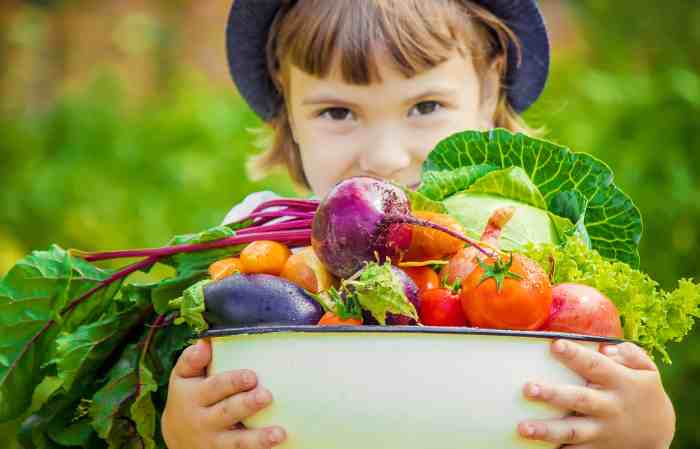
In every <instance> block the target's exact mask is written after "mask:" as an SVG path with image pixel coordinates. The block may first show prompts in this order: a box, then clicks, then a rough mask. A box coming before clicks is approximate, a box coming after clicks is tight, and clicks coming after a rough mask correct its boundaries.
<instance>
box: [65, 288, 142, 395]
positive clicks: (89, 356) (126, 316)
mask: <svg viewBox="0 0 700 449" xmlns="http://www.w3.org/2000/svg"><path fill="white" fill-rule="evenodd" d="M115 304H117V305H115V307H113V308H110V309H109V310H108V311H107V312H106V313H105V315H104V316H103V317H102V318H101V319H100V320H99V321H96V322H94V323H91V324H86V325H83V326H81V327H79V328H78V329H76V330H75V331H73V332H70V333H67V332H64V333H62V334H61V335H60V336H59V337H58V338H57V339H56V343H55V344H56V351H55V355H54V360H52V363H55V364H56V368H57V373H58V377H59V378H60V379H61V380H62V381H63V388H65V389H70V388H71V387H72V385H73V382H74V381H75V380H76V379H85V378H90V377H92V376H93V375H94V373H95V372H96V371H97V370H98V369H99V368H100V366H101V365H102V363H103V362H104V361H105V359H107V358H108V357H109V356H110V355H111V354H112V353H113V352H114V351H115V349H116V348H118V347H119V346H120V345H121V344H122V343H123V340H124V338H125V337H126V336H128V335H129V333H130V331H132V327H134V326H138V325H142V323H143V321H144V320H145V319H146V317H148V316H149V315H150V311H151V308H150V304H149V303H148V302H146V301H145V300H142V301H139V302H136V303H132V304H120V303H115Z"/></svg>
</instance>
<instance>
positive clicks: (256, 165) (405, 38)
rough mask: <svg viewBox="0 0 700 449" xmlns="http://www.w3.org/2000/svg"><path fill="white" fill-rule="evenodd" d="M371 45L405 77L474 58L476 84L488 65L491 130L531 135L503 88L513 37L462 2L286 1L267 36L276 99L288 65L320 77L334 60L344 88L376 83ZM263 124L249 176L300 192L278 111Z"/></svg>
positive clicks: (300, 176)
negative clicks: (493, 90)
mask: <svg viewBox="0 0 700 449" xmlns="http://www.w3.org/2000/svg"><path fill="white" fill-rule="evenodd" d="M377 42H382V43H383V47H382V48H383V49H385V50H386V51H387V52H388V54H389V55H390V57H391V58H392V59H393V62H394V63H395V66H396V68H397V69H398V70H400V71H401V72H402V73H403V74H404V75H405V76H406V77H412V76H414V75H416V74H418V73H420V72H421V71H424V70H427V69H430V68H432V67H435V66H436V65H438V64H440V63H441V62H444V61H445V60H446V59H448V58H449V56H450V55H451V54H452V53H453V52H454V51H455V50H457V51H459V52H460V53H461V54H463V55H466V54H470V55H471V56H472V57H473V58H474V66H475V68H476V71H477V74H478V75H479V76H480V77H482V78H483V76H484V75H485V73H486V71H487V70H488V69H489V68H490V67H492V65H493V64H494V63H495V64H496V67H497V69H498V71H499V76H500V80H501V86H500V89H499V90H500V94H499V98H498V103H497V107H496V111H495V113H494V117H493V121H494V125H495V126H497V127H502V128H506V129H509V130H511V131H519V132H523V133H526V134H533V133H534V131H532V130H531V129H529V128H528V127H527V125H526V124H525V123H524V121H523V120H522V119H521V118H520V117H519V115H518V114H517V113H516V112H515V111H514V110H513V109H512V107H511V106H510V104H509V102H508V100H507V86H505V85H504V84H503V80H504V79H505V74H506V70H507V64H506V61H507V60H508V57H507V56H508V55H507V51H508V43H509V42H512V43H513V44H514V47H515V48H516V50H517V51H518V55H517V58H518V59H517V60H519V57H520V44H519V41H518V39H517V36H515V34H514V33H513V32H512V30H510V29H509V28H508V27H507V26H506V25H505V23H503V21H501V20H500V19H499V18H498V17H496V16H494V15H493V14H491V13H490V12H489V11H488V10H486V9H484V8H483V7H481V6H479V5H476V4H475V3H473V2H471V1H467V0H430V1H426V0H334V1H328V0H298V1H296V2H295V1H286V2H284V5H283V6H282V8H281V9H280V11H279V13H278V14H277V16H276V18H275V20H274V22H273V24H272V27H271V30H270V35H269V38H268V44H267V59H268V70H269V72H270V76H271V77H272V79H273V80H274V82H275V85H276V87H277V90H278V92H279V93H280V95H281V97H282V98H285V96H284V91H285V86H287V85H288V83H287V73H286V72H288V68H289V66H290V65H294V66H295V67H298V68H299V69H300V70H302V71H304V72H306V73H308V74H310V75H314V76H317V77H320V78H322V77H324V76H326V75H328V73H329V72H330V70H331V64H332V63H333V62H334V61H335V60H336V59H337V60H338V61H339V63H340V71H341V74H342V77H343V80H344V81H346V82H348V83H352V84H359V85H367V84H370V83H371V82H374V81H379V75H378V68H377V65H376V63H375V62H374V59H373V51H376V43H377ZM269 124H270V125H271V127H272V130H273V132H274V135H273V137H272V141H271V142H268V143H270V145H269V146H268V148H267V150H266V151H265V152H264V153H262V154H261V155H259V156H257V157H255V158H254V159H253V160H252V161H251V162H252V164H251V165H250V168H251V175H253V176H259V175H261V174H264V173H265V172H267V171H268V170H269V169H270V168H273V167H275V166H284V167H286V168H287V170H288V171H289V174H290V175H291V177H292V179H293V180H294V181H295V182H296V183H298V184H300V185H301V186H303V187H306V188H308V187H309V185H308V182H307V179H306V176H305V174H304V170H303V166H302V162H301V156H300V153H299V147H298V146H297V144H296V143H295V142H294V139H293V136H292V130H291V127H290V123H289V117H288V116H287V108H286V106H285V105H284V104H283V105H281V106H280V108H279V112H278V113H277V116H275V117H274V118H273V119H272V120H270V122H269Z"/></svg>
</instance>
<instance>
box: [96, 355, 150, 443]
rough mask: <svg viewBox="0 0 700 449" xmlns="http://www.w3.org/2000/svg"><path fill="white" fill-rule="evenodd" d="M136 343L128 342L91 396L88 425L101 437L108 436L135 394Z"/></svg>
mask: <svg viewBox="0 0 700 449" xmlns="http://www.w3.org/2000/svg"><path fill="white" fill-rule="evenodd" d="M139 358H140V350H139V346H138V345H136V344H130V345H128V346H126V347H125V348H124V351H123V352H122V355H121V357H120V358H119V360H118V361H117V363H115V364H114V366H113V367H112V368H111V369H110V370H109V372H108V373H107V382H106V384H105V385H104V386H103V387H102V388H100V389H99V390H98V391H97V392H96V393H95V395H94V396H93V398H92V403H91V404H90V411H89V414H90V417H91V418H92V426H93V428H94V429H95V431H97V434H98V435H99V436H100V438H102V439H108V438H109V437H110V433H111V432H112V430H113V427H114V425H115V421H121V420H118V418H119V416H120V414H123V408H124V407H125V406H126V404H128V403H129V402H130V401H132V400H133V399H134V398H136V394H137V385H138V382H139V376H138V364H139Z"/></svg>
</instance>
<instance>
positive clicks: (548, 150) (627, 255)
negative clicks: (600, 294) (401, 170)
mask: <svg viewBox="0 0 700 449" xmlns="http://www.w3.org/2000/svg"><path fill="white" fill-rule="evenodd" d="M465 165H467V166H468V165H474V166H478V167H484V166H496V167H498V168H500V169H506V168H509V167H520V168H522V169H523V171H524V174H526V175H527V176H529V178H530V180H531V181H532V183H534V185H535V186H536V187H537V189H539V192H537V193H534V192H533V190H532V189H529V191H526V190H522V189H519V190H513V188H512V187H513V186H523V185H527V184H525V183H518V182H514V179H513V177H515V176H518V175H519V176H520V177H522V176H523V173H522V172H520V171H511V172H507V173H500V174H494V173H489V174H487V175H486V176H484V177H481V178H476V175H475V174H474V173H473V172H465V171H464V170H463V167H464V166H465ZM455 171H457V172H458V174H453V173H451V172H455ZM423 172H424V173H426V172H427V173H430V172H436V174H435V177H436V179H437V183H439V182H440V178H441V177H442V176H444V174H445V173H447V174H448V176H446V178H447V181H444V182H443V183H442V184H441V185H442V186H444V187H442V188H441V189H437V192H435V193H434V195H437V196H436V197H435V196H434V197H432V198H431V199H433V200H442V199H444V198H445V197H446V196H447V194H446V193H447V192H451V191H452V186H453V185H454V184H456V182H455V181H454V178H455V177H458V176H459V174H461V173H462V172H464V173H465V175H464V176H466V177H467V180H465V181H463V182H461V183H460V184H461V185H470V187H469V189H470V190H471V189H474V188H477V189H478V191H479V192H494V191H496V189H498V192H500V193H501V194H504V193H507V192H504V190H503V189H506V190H507V191H508V192H510V193H512V194H513V195H515V197H516V199H518V200H520V201H523V202H525V203H527V204H531V205H534V206H536V207H541V205H542V202H543V201H544V202H546V204H547V205H548V206H549V209H550V210H551V209H552V204H555V205H557V206H560V203H561V198H562V197H561V195H562V194H567V195H576V196H570V197H571V198H581V197H583V198H585V200H586V201H587V207H586V209H585V218H584V221H583V224H584V227H585V228H586V232H587V235H588V238H589V239H590V242H591V245H592V246H593V248H595V249H596V250H598V251H599V252H600V253H601V254H603V255H604V256H606V257H610V258H613V259H617V260H621V261H623V262H626V263H629V264H630V265H632V266H633V267H638V266H639V252H638V248H637V245H638V243H639V239H640V238H641V235H642V218H641V215H640V213H639V210H638V209H637V207H636V206H635V205H634V203H633V202H632V201H631V200H630V198H629V197H628V196H627V195H626V194H625V193H623V192H622V191H621V190H620V189H619V188H618V187H617V186H616V185H615V184H614V183H613V175H612V171H611V170H610V168H609V167H608V166H607V165H605V163H603V162H601V161H600V160H598V159H596V158H594V157H592V156H590V155H588V154H585V153H572V152H571V151H570V150H569V149H567V148H565V147H563V146H560V145H556V144H554V143H551V142H547V141H545V140H540V139H535V138H532V137H528V136H525V135H523V134H513V133H511V132H509V131H507V130H504V129H495V130H492V131H488V132H476V131H465V132H462V133H458V134H455V135H453V136H450V137H448V138H447V139H445V140H443V141H442V142H440V143H439V144H438V145H437V147H436V148H435V150H434V151H433V152H432V153H430V155H429V156H428V158H427V159H426V160H425V162H424V163H423ZM474 178H476V179H474ZM484 178H485V179H484ZM431 190H432V191H435V190H436V189H435V188H434V187H432V186H431ZM421 191H422V193H426V190H424V189H421ZM568 192H575V193H574V194H569V193H568ZM538 193H541V196H539V195H538ZM577 221H578V220H576V222H577Z"/></svg>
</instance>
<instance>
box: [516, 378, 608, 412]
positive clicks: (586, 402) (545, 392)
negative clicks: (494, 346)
mask: <svg viewBox="0 0 700 449" xmlns="http://www.w3.org/2000/svg"><path fill="white" fill-rule="evenodd" d="M523 394H524V395H525V397H526V398H528V399H531V400H535V401H541V402H546V403H548V404H551V405H553V406H554V407H557V408H560V409H562V410H566V411H572V412H577V413H581V414H583V415H588V416H608V415H610V414H612V413H614V412H615V404H614V401H613V400H612V398H611V397H610V396H609V395H608V393H606V392H604V391H600V390H594V389H592V388H587V387H579V386H577V385H547V384H540V383H532V382H531V383H528V384H526V385H525V388H524V389H523Z"/></svg>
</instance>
